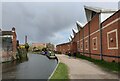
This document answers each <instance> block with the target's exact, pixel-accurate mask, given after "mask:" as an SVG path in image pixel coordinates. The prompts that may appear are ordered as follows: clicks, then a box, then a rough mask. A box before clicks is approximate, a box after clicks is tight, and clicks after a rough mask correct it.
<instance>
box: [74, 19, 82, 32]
mask: <svg viewBox="0 0 120 81" xmlns="http://www.w3.org/2000/svg"><path fill="white" fill-rule="evenodd" d="M76 25H77V29H78V31H80V29H82V28H83V25H82V24H81V23H80V22H79V21H76Z"/></svg>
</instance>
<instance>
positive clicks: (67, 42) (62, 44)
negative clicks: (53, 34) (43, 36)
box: [56, 42, 70, 46]
mask: <svg viewBox="0 0 120 81" xmlns="http://www.w3.org/2000/svg"><path fill="white" fill-rule="evenodd" d="M66 44H70V42H67V43H62V44H58V45H56V46H61V45H66Z"/></svg>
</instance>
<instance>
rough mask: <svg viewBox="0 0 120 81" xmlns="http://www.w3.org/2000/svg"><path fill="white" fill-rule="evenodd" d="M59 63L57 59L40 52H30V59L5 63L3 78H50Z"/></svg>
mask: <svg viewBox="0 0 120 81" xmlns="http://www.w3.org/2000/svg"><path fill="white" fill-rule="evenodd" d="M56 65H57V60H55V59H48V58H47V57H46V56H44V55H40V54H31V53H29V54H28V61H24V62H22V63H8V64H3V67H2V78H3V79H48V78H49V76H50V75H51V74H52V72H53V71H54V69H55V67H56Z"/></svg>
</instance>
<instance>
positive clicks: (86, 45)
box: [85, 40, 88, 50]
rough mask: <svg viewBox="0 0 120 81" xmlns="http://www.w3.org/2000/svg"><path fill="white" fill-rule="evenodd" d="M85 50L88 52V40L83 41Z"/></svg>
mask: <svg viewBox="0 0 120 81" xmlns="http://www.w3.org/2000/svg"><path fill="white" fill-rule="evenodd" d="M85 50H88V40H86V41H85Z"/></svg>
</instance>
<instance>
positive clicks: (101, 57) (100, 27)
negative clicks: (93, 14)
mask: <svg viewBox="0 0 120 81" xmlns="http://www.w3.org/2000/svg"><path fill="white" fill-rule="evenodd" d="M99 29H100V59H101V60H103V55H102V24H101V14H100V13H99Z"/></svg>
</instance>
